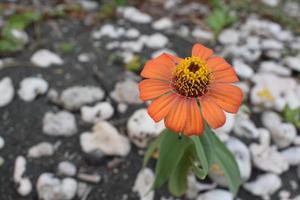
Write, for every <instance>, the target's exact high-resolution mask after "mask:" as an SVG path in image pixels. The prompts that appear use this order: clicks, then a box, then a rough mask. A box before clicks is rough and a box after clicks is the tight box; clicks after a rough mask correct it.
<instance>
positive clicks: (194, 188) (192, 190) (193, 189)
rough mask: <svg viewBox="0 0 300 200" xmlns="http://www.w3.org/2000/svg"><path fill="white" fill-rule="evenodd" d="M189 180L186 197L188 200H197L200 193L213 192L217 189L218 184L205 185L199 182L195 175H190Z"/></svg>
mask: <svg viewBox="0 0 300 200" xmlns="http://www.w3.org/2000/svg"><path fill="white" fill-rule="evenodd" d="M187 178H188V187H187V191H186V193H185V196H186V197H187V198H188V199H195V198H196V197H197V196H198V193H199V192H202V191H205V190H212V189H215V188H216V186H217V184H215V183H212V184H205V183H200V182H198V181H197V179H196V176H195V175H194V174H189V175H188V177H187Z"/></svg>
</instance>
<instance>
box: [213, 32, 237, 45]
mask: <svg viewBox="0 0 300 200" xmlns="http://www.w3.org/2000/svg"><path fill="white" fill-rule="evenodd" d="M218 39H219V41H220V42H221V44H225V45H226V44H237V43H238V42H239V39H240V35H239V32H238V31H236V30H234V29H225V30H223V31H222V32H221V34H220V35H219V38H218Z"/></svg>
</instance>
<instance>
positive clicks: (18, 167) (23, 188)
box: [13, 156, 32, 196]
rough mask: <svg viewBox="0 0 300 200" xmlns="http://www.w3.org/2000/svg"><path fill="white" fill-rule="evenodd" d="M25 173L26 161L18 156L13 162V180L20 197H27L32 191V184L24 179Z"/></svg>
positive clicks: (27, 179)
mask: <svg viewBox="0 0 300 200" xmlns="http://www.w3.org/2000/svg"><path fill="white" fill-rule="evenodd" d="M25 171H26V159H25V158H24V157H23V156H18V157H17V158H16V161H15V168H14V175H13V179H14V182H15V184H16V185H17V186H18V187H17V191H18V193H19V194H20V195H22V196H27V195H28V194H30V192H31V191H32V184H31V181H30V180H29V178H27V177H24V173H25Z"/></svg>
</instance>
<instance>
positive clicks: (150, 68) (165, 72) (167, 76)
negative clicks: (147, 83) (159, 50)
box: [141, 53, 178, 81]
mask: <svg viewBox="0 0 300 200" xmlns="http://www.w3.org/2000/svg"><path fill="white" fill-rule="evenodd" d="M177 62H178V59H177V58H176V57H175V56H172V55H170V54H166V53H163V54H161V55H160V56H158V57H157V58H154V59H152V60H149V61H148V62H147V63H146V64H145V66H144V69H143V70H142V72H141V76H142V77H144V78H153V79H160V80H166V81H169V80H171V78H172V71H173V69H174V67H175V64H176V63H177Z"/></svg>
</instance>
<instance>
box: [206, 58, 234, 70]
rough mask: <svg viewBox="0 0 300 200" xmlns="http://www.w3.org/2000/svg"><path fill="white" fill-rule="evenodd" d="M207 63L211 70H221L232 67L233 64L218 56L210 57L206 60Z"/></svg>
mask: <svg viewBox="0 0 300 200" xmlns="http://www.w3.org/2000/svg"><path fill="white" fill-rule="evenodd" d="M206 65H207V67H208V68H209V69H210V71H211V72H215V71H221V70H225V69H227V68H230V67H231V65H230V64H229V63H228V62H226V60H225V59H224V58H222V57H217V56H215V57H212V58H209V59H208V60H207V61H206Z"/></svg>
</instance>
